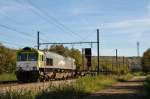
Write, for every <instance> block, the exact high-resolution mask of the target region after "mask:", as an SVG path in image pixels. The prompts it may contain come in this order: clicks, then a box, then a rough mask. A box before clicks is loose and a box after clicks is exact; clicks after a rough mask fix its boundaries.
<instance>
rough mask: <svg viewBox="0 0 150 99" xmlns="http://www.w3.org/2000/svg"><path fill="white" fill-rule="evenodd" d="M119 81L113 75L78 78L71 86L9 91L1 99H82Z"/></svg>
mask: <svg viewBox="0 0 150 99" xmlns="http://www.w3.org/2000/svg"><path fill="white" fill-rule="evenodd" d="M126 76H127V75H126ZM127 78H128V79H129V75H128V77H123V78H122V79H127ZM117 81H118V78H117V77H115V76H112V75H111V76H110V75H107V76H106V75H101V76H86V77H81V78H78V79H77V80H76V81H75V82H73V83H71V84H65V83H63V84H61V85H59V86H52V85H50V86H49V87H48V88H46V89H40V90H39V91H35V90H34V91H33V90H31V91H27V90H22V91H8V92H6V93H1V94H0V99H80V98H82V97H84V96H87V95H89V94H91V93H95V92H97V91H100V90H102V89H105V88H107V87H110V86H112V85H113V84H115V83H116V82H117Z"/></svg>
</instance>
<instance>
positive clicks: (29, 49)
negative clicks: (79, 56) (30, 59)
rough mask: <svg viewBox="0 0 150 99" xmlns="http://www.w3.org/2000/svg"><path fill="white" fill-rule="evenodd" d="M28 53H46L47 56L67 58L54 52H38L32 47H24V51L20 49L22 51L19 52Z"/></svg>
mask: <svg viewBox="0 0 150 99" xmlns="http://www.w3.org/2000/svg"><path fill="white" fill-rule="evenodd" d="M27 51H29V52H39V53H43V54H44V53H45V54H51V55H53V56H56V57H63V58H64V57H65V56H62V55H60V54H57V53H54V52H50V51H46V52H45V51H41V50H37V49H35V48H31V47H24V48H22V49H20V50H18V52H27ZM65 58H68V59H73V58H71V57H65Z"/></svg>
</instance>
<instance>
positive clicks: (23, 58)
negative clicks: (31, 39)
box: [18, 53, 27, 61]
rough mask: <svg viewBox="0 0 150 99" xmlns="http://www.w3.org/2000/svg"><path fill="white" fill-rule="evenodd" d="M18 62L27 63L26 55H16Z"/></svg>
mask: <svg viewBox="0 0 150 99" xmlns="http://www.w3.org/2000/svg"><path fill="white" fill-rule="evenodd" d="M18 61H27V54H26V53H20V54H18Z"/></svg>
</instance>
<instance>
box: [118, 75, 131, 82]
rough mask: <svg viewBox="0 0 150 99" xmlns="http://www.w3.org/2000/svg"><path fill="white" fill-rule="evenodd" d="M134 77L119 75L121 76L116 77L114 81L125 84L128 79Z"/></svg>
mask: <svg viewBox="0 0 150 99" xmlns="http://www.w3.org/2000/svg"><path fill="white" fill-rule="evenodd" d="M133 76H134V75H133V74H131V73H128V74H126V75H121V76H119V77H118V76H117V77H116V79H117V80H118V81H119V82H126V81H128V80H129V79H131V78H132V77H133Z"/></svg>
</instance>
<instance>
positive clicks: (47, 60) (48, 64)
mask: <svg viewBox="0 0 150 99" xmlns="http://www.w3.org/2000/svg"><path fill="white" fill-rule="evenodd" d="M46 65H47V66H53V59H51V58H46Z"/></svg>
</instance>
